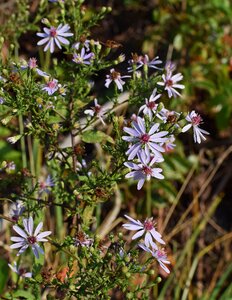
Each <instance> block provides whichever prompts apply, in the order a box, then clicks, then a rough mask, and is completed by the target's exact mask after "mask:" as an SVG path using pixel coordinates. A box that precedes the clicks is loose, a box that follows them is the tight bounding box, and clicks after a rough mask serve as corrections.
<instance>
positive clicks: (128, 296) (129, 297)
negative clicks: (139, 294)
mask: <svg viewBox="0 0 232 300" xmlns="http://www.w3.org/2000/svg"><path fill="white" fill-rule="evenodd" d="M126 298H127V299H133V298H134V294H133V293H127V294H126Z"/></svg>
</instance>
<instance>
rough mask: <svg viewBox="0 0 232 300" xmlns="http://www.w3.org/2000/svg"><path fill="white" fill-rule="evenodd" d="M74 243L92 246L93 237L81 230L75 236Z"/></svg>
mask: <svg viewBox="0 0 232 300" xmlns="http://www.w3.org/2000/svg"><path fill="white" fill-rule="evenodd" d="M74 244H75V246H76V247H78V246H81V247H90V246H92V244H93V239H91V238H90V237H89V236H88V235H87V234H86V233H84V232H82V231H80V232H78V233H77V235H76V237H75V238H74Z"/></svg>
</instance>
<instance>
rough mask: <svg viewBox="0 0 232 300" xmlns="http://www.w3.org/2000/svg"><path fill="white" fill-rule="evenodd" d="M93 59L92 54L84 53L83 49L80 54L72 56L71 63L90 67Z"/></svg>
mask: <svg viewBox="0 0 232 300" xmlns="http://www.w3.org/2000/svg"><path fill="white" fill-rule="evenodd" d="M93 58H94V53H93V52H90V53H86V52H85V48H82V49H81V53H80V54H79V53H78V54H77V53H74V54H73V59H72V60H73V61H74V62H75V63H77V64H84V65H90V64H91V60H92V59H93Z"/></svg>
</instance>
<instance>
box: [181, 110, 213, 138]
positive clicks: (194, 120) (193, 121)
mask: <svg viewBox="0 0 232 300" xmlns="http://www.w3.org/2000/svg"><path fill="white" fill-rule="evenodd" d="M186 120H187V121H188V122H189V124H187V125H185V126H184V127H183V128H182V132H186V131H187V130H189V129H190V128H191V127H193V139H194V142H195V143H198V144H200V143H201V141H202V140H203V141H205V140H206V137H204V135H203V134H206V135H208V134H209V132H208V131H205V130H203V129H201V128H199V125H200V124H202V123H203V122H202V118H201V116H200V115H199V114H197V113H196V112H195V110H193V111H191V113H189V114H188V115H187V117H186Z"/></svg>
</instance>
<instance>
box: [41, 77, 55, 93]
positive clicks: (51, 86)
mask: <svg viewBox="0 0 232 300" xmlns="http://www.w3.org/2000/svg"><path fill="white" fill-rule="evenodd" d="M58 89H59V85H58V80H56V79H52V80H50V81H48V82H47V83H46V84H44V85H43V88H42V90H43V91H46V92H47V93H48V95H50V96H51V95H52V94H54V93H55V92H56V91H57V90H58Z"/></svg>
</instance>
